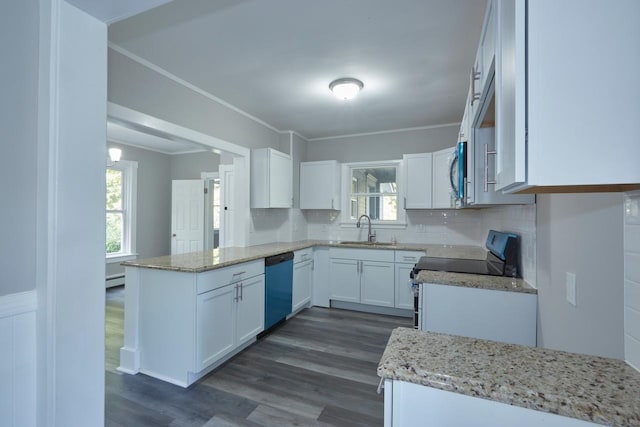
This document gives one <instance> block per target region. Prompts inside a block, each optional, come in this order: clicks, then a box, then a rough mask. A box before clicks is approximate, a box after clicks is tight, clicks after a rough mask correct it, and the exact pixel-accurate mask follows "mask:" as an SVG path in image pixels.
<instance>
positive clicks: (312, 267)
mask: <svg viewBox="0 0 640 427" xmlns="http://www.w3.org/2000/svg"><path fill="white" fill-rule="evenodd" d="M315 268H316V262H315V260H311V269H312V270H315Z"/></svg>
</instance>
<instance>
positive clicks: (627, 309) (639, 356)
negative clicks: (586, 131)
mask: <svg viewBox="0 0 640 427" xmlns="http://www.w3.org/2000/svg"><path fill="white" fill-rule="evenodd" d="M624 356H625V360H626V361H627V362H628V363H629V364H630V365H631V366H633V367H634V368H636V369H637V370H640V191H636V192H633V193H627V194H626V195H625V200H624Z"/></svg>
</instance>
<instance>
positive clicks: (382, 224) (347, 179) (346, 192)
mask: <svg viewBox="0 0 640 427" xmlns="http://www.w3.org/2000/svg"><path fill="white" fill-rule="evenodd" d="M383 167H394V168H395V169H396V189H397V190H396V196H397V212H398V217H397V219H396V220H395V221H391V220H377V219H374V220H372V221H371V224H372V225H375V226H376V228H378V229H381V228H382V229H384V228H406V226H407V220H406V211H405V209H404V205H402V204H401V200H404V174H403V165H402V160H384V161H373V162H351V163H343V164H342V177H343V179H342V189H343V203H344V204H343V206H345V209H343V210H342V218H341V224H340V226H341V227H343V228H354V227H355V226H356V222H357V221H358V218H351V200H352V197H351V189H352V178H353V176H352V169H363V168H383Z"/></svg>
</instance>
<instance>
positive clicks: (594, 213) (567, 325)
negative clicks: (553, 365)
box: [536, 193, 624, 359]
mask: <svg viewBox="0 0 640 427" xmlns="http://www.w3.org/2000/svg"><path fill="white" fill-rule="evenodd" d="M537 199H538V208H537V210H538V212H537V241H536V245H537V287H538V309H539V312H538V345H539V346H542V347H546V348H552V349H558V350H565V351H572V352H577V353H585V354H592V355H599V356H607V357H615V358H619V359H622V358H623V356H624V345H623V309H622V307H623V283H624V277H623V271H624V265H623V259H624V258H623V235H622V233H623V216H622V206H623V197H622V194H620V193H603V194H558V195H538V198H537ZM567 272H570V273H574V274H575V275H576V284H577V286H576V288H577V291H576V298H577V305H576V306H575V307H574V306H572V305H570V304H569V303H568V302H567V301H566V299H565V296H566V292H565V277H566V276H565V275H566V273H567Z"/></svg>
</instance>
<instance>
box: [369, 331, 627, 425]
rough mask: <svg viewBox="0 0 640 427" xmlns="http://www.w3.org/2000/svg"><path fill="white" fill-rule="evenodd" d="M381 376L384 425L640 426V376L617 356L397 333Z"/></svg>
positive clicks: (382, 366)
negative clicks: (589, 354) (417, 421)
mask: <svg viewBox="0 0 640 427" xmlns="http://www.w3.org/2000/svg"><path fill="white" fill-rule="evenodd" d="M378 375H379V376H380V377H381V378H382V379H383V380H384V381H385V390H384V393H385V426H386V427H391V426H393V427H400V426H412V425H415V422H414V421H415V420H416V419H420V420H423V422H424V423H425V425H445V424H446V425H448V426H467V425H474V426H492V427H497V426H505V427H506V426H512V425H518V426H532V427H533V426H538V425H543V424H544V425H551V426H563V427H568V426H589V425H596V424H598V425H600V424H603V425H611V426H638V425H640V400H639V399H638V396H640V373H638V372H637V371H636V370H635V369H633V368H632V367H631V366H629V365H627V364H626V363H625V362H623V361H621V360H617V359H609V358H604V357H595V356H588V355H583V354H575V353H567V352H562V351H555V350H549V349H543V348H535V347H527V346H521V345H513V344H505V343H499V342H496V341H489V340H481V339H474V338H467V337H460V336H454V335H446V334H439V333H433V332H422V331H415V330H413V329H407V328H397V329H395V330H394V331H393V333H392V334H391V337H390V338H389V343H388V345H387V348H386V349H385V352H384V355H383V356H382V359H381V361H380V364H379V366H378ZM452 408H455V410H451V409H452ZM445 420H446V423H445Z"/></svg>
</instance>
